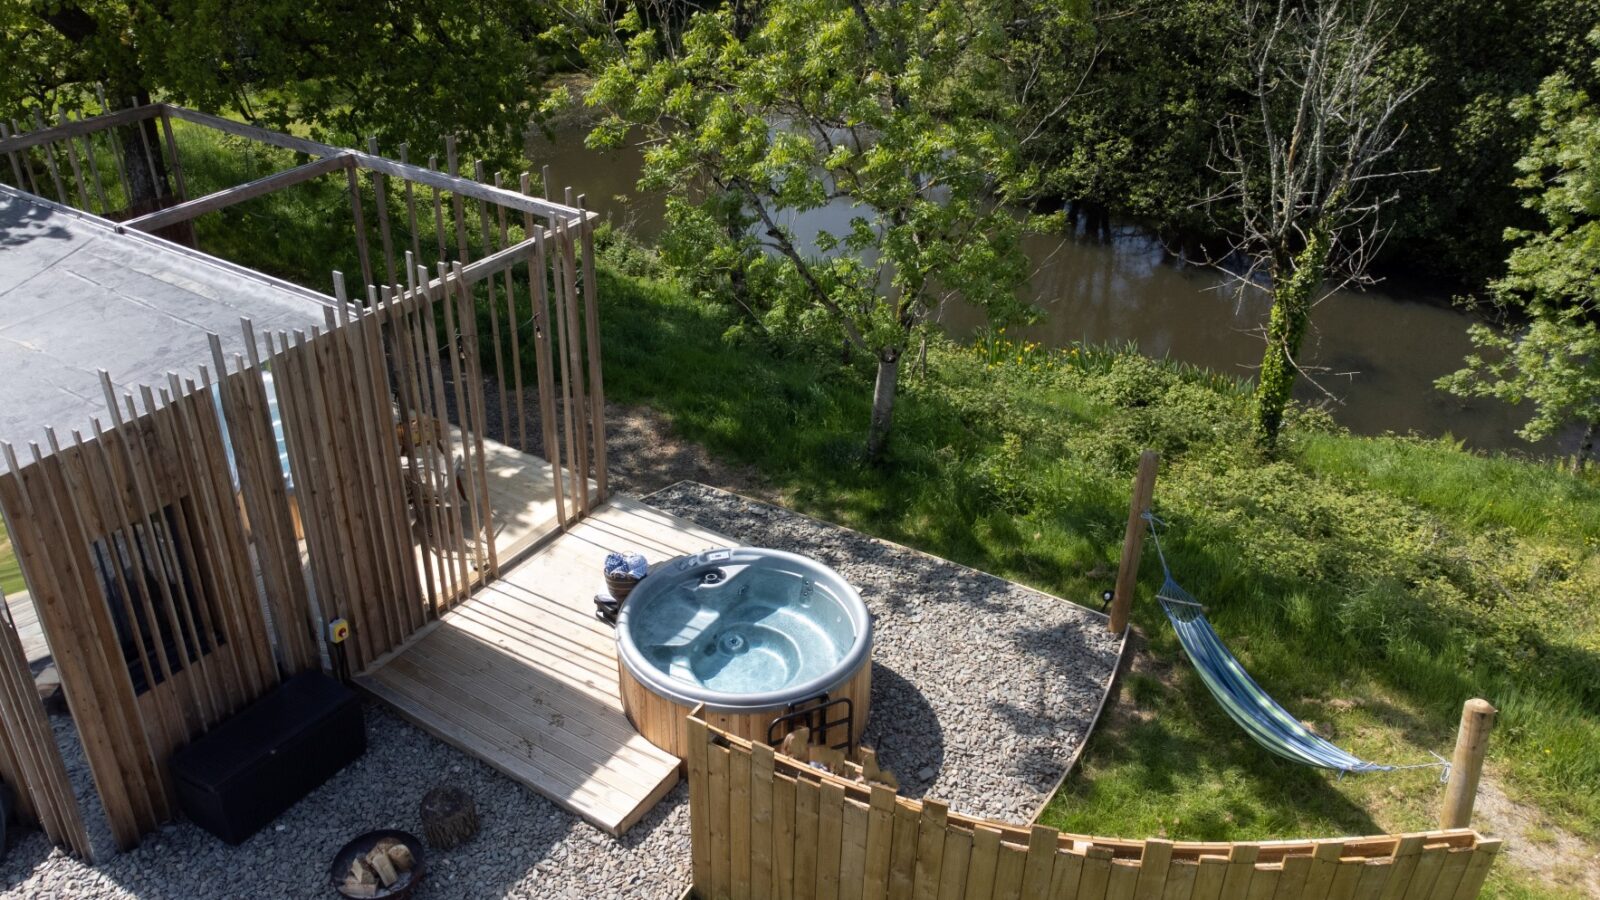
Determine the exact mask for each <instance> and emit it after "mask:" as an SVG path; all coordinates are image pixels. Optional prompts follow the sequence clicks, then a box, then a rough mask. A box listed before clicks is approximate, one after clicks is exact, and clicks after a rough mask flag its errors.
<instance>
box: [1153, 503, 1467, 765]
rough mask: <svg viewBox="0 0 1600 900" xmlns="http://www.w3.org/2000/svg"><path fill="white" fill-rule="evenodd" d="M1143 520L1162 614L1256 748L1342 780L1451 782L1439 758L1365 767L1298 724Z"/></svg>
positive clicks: (1219, 698) (1158, 534)
mask: <svg viewBox="0 0 1600 900" xmlns="http://www.w3.org/2000/svg"><path fill="white" fill-rule="evenodd" d="M1143 518H1144V520H1145V522H1146V523H1147V524H1148V526H1149V528H1150V535H1151V538H1152V539H1153V540H1154V542H1155V548H1156V558H1157V559H1159V560H1160V561H1161V572H1162V575H1163V576H1164V578H1165V580H1164V581H1163V582H1162V584H1161V590H1160V591H1158V592H1157V593H1156V599H1157V600H1159V601H1161V609H1162V611H1163V612H1165V613H1166V614H1167V620H1168V621H1169V622H1171V623H1172V628H1173V630H1174V631H1175V632H1177V635H1178V642H1179V643H1181V644H1182V645H1183V649H1184V652H1186V653H1187V654H1188V655H1189V659H1190V660H1191V661H1192V662H1193V663H1194V667H1195V670H1196V671H1197V672H1199V673H1200V678H1201V680H1202V681H1204V682H1205V685H1206V687H1207V688H1208V689H1209V690H1210V691H1211V694H1212V696H1213V697H1215V698H1216V700H1217V703H1218V704H1219V705H1220V706H1221V707H1222V709H1223V711H1224V712H1226V713H1227V714H1228V717H1229V718H1231V719H1233V721H1234V722H1236V723H1237V724H1238V725H1239V727H1241V728H1243V729H1244V730H1245V733H1246V734H1248V735H1250V737H1251V738H1253V739H1254V740H1255V741H1256V743H1258V744H1260V745H1261V746H1262V747H1265V748H1266V749H1267V750H1270V751H1271V752H1273V753H1275V754H1277V755H1278V756H1281V757H1283V758H1285V759H1288V760H1291V761H1293V762H1297V763H1300V764H1302V765H1308V766H1315V767H1317V768H1321V769H1332V770H1334V771H1336V772H1338V773H1339V777H1341V778H1342V777H1344V776H1345V775H1346V774H1348V773H1350V772H1395V771H1400V770H1404V769H1422V768H1430V767H1435V766H1437V767H1440V768H1441V769H1442V772H1441V774H1440V777H1439V780H1440V781H1446V780H1448V779H1449V776H1450V764H1449V762H1448V761H1447V760H1445V759H1443V758H1442V757H1440V756H1439V755H1438V754H1434V755H1433V756H1434V759H1435V761H1434V762H1425V763H1415V764H1412V765H1402V766H1395V765H1381V764H1379V763H1372V762H1367V761H1366V760H1363V759H1361V758H1360V757H1358V756H1356V755H1355V754H1353V753H1351V752H1349V751H1347V750H1344V749H1342V748H1340V747H1338V746H1336V745H1335V744H1333V743H1332V742H1330V741H1328V740H1327V739H1325V738H1322V737H1320V736H1318V735H1317V734H1315V733H1313V732H1312V731H1311V730H1310V729H1308V728H1306V727H1305V726H1304V725H1302V724H1300V720H1299V719H1296V718H1295V717H1294V716H1292V715H1290V714H1289V711H1288V710H1286V709H1284V708H1283V706H1281V705H1280V704H1279V703H1278V701H1276V700H1274V699H1273V698H1272V697H1271V695H1269V694H1268V693H1267V692H1266V691H1265V690H1263V689H1262V687H1261V685H1259V684H1257V683H1256V681H1255V679H1254V678H1251V677H1250V673H1249V672H1246V671H1245V669H1244V666H1243V665H1241V664H1240V663H1239V660H1238V659H1237V658H1236V657H1235V656H1234V655H1233V653H1232V652H1230V651H1229V650H1228V648H1227V646H1226V645H1224V644H1223V643H1222V639H1221V638H1220V637H1218V636H1217V632H1216V630H1215V629H1213V628H1212V627H1211V622H1210V621H1209V620H1207V618H1206V608H1205V606H1203V605H1202V604H1201V603H1200V601H1199V600H1197V599H1196V598H1195V597H1194V595H1193V594H1190V593H1189V592H1188V591H1186V590H1184V589H1183V586H1182V585H1180V584H1178V582H1177V580H1176V579H1175V578H1173V577H1172V569H1171V568H1170V567H1169V566H1168V565H1167V556H1166V553H1165V552H1163V550H1162V547H1161V535H1160V533H1159V531H1158V530H1157V528H1156V526H1157V524H1160V525H1165V524H1166V523H1165V522H1162V521H1161V520H1160V519H1158V518H1156V517H1155V515H1153V514H1152V513H1150V512H1148V511H1146V512H1145V513H1143Z"/></svg>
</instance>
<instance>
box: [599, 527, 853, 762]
mask: <svg viewBox="0 0 1600 900" xmlns="http://www.w3.org/2000/svg"><path fill="white" fill-rule="evenodd" d="M617 667H618V670H619V671H618V675H619V678H620V680H621V685H622V705H623V708H624V709H625V710H626V711H627V713H628V717H629V718H630V719H632V720H633V724H634V727H636V728H638V729H639V733H640V734H642V735H644V736H645V737H646V738H648V739H649V740H650V741H651V742H652V743H654V744H655V745H656V746H658V747H661V748H662V749H664V750H666V751H668V752H669V753H672V754H675V755H676V756H678V757H680V758H681V757H683V756H684V755H685V754H686V753H687V752H688V748H687V744H686V740H685V732H686V730H685V726H684V717H685V716H686V715H688V714H689V713H690V712H691V711H693V710H694V709H695V707H697V706H701V705H704V707H705V712H704V715H705V718H706V721H708V722H709V723H711V724H712V725H715V726H717V727H718V728H721V729H723V730H725V731H728V732H730V733H732V734H737V735H739V736H741V737H746V738H750V739H752V740H761V741H764V740H766V739H767V730H768V726H769V725H770V724H771V723H772V721H773V719H775V718H776V717H778V716H781V715H783V714H785V713H786V712H788V711H789V710H790V708H791V706H793V705H794V704H805V703H807V702H809V701H813V700H814V698H817V697H819V696H820V695H823V694H826V695H827V697H828V699H829V700H830V701H833V700H837V699H839V698H847V699H848V700H849V701H850V702H849V704H848V705H847V704H844V703H836V704H834V705H833V706H830V707H828V708H827V709H826V710H825V712H824V715H825V716H826V719H827V720H828V721H829V722H834V721H839V720H843V719H844V718H845V717H846V712H847V711H848V712H849V720H850V722H851V723H852V724H851V730H852V732H853V734H854V736H855V738H856V739H857V740H859V739H860V737H861V730H862V728H864V727H865V725H866V721H867V706H868V703H869V701H870V696H869V695H870V689H871V683H872V619H871V617H870V616H869V615H868V614H867V607H866V604H864V603H862V602H861V595H860V594H858V593H856V590H855V588H853V587H851V586H850V583H849V582H847V581H845V580H844V578H842V577H841V576H840V575H839V573H837V572H835V571H833V570H832V569H830V568H828V567H827V566H825V565H823V564H821V563H819V562H816V561H815V560H811V559H807V558H806V557H804V556H799V555H797V554H794V553H785V552H783V551H781V550H763V549H760V548H757V547H739V548H736V549H724V550H707V551H705V552H703V553H697V554H694V555H692V556H682V557H678V558H677V559H673V560H669V561H667V562H665V563H663V564H661V565H659V566H657V567H655V568H654V569H653V570H652V571H651V573H650V575H649V576H648V577H646V578H645V579H644V580H643V581H641V582H639V586H638V587H636V588H634V590H633V593H632V594H630V595H629V596H628V600H627V602H626V603H624V604H623V605H622V612H621V614H620V615H618V617H617ZM782 730H784V731H787V730H788V729H787V728H785V729H782ZM827 738H828V743H830V744H836V743H840V742H842V741H844V740H845V739H846V729H845V726H844V724H843V723H842V721H840V724H838V725H835V726H831V727H830V728H829V731H828V735H827Z"/></svg>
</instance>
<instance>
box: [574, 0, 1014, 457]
mask: <svg viewBox="0 0 1600 900" xmlns="http://www.w3.org/2000/svg"><path fill="white" fill-rule="evenodd" d="M744 12H747V13H748V15H745V14H742V13H744ZM616 27H617V28H618V29H620V31H617V32H613V31H611V30H610V29H609V28H608V29H605V30H604V31H603V33H602V36H600V37H597V38H595V39H594V40H592V41H591V42H590V43H589V44H588V46H587V48H586V49H587V53H588V55H589V58H590V60H591V67H592V69H593V70H594V71H595V73H596V79H595V82H594V85H593V87H592V88H591V89H590V92H589V96H588V100H589V102H590V103H591V104H593V105H596V106H599V107H601V108H602V109H603V110H604V111H605V113H606V117H605V118H604V119H603V120H602V121H601V122H600V124H599V125H598V126H597V127H596V129H595V130H594V132H593V134H592V135H591V136H590V143H591V144H592V145H594V146H601V147H607V146H615V145H616V144H618V143H620V142H621V141H623V140H628V139H637V138H640V137H642V138H643V140H644V141H645V142H646V144H647V145H648V149H647V151H646V153H645V172H644V176H643V178H642V180H641V187H642V188H647V189H665V190H667V191H668V192H669V194H670V196H671V200H670V201H669V203H668V207H667V226H668V229H667V237H666V239H665V241H664V244H663V246H664V256H665V258H666V259H667V260H668V262H670V263H672V264H674V265H675V266H676V267H677V268H678V269H680V270H682V271H686V272H687V273H688V277H689V280H690V283H691V285H692V287H693V288H694V289H695V290H696V291H697V292H698V293H700V294H702V295H717V294H722V295H724V296H726V297H729V298H731V300H732V302H734V303H735V304H737V305H738V306H739V307H741V308H742V309H744V310H745V311H746V313H747V315H748V317H749V318H750V319H751V320H753V321H755V322H757V323H759V326H760V328H761V329H762V330H764V331H766V332H768V333H772V334H794V333H801V334H807V335H810V336H813V337H815V336H818V335H820V334H822V333H823V332H825V331H826V330H828V329H831V330H832V331H833V333H834V334H835V335H839V334H840V332H842V334H843V337H844V338H845V339H847V340H848V341H849V342H850V343H852V344H853V345H854V346H856V347H857V348H859V349H860V350H862V351H864V352H866V353H869V354H871V355H872V356H873V357H874V358H876V359H877V360H878V361H879V362H880V363H881V364H883V365H886V366H890V367H893V366H895V365H896V364H897V363H898V360H899V358H900V355H901V354H902V353H904V352H905V351H906V350H907V349H908V348H909V347H910V346H911V345H912V344H913V342H914V341H915V340H917V339H918V337H919V336H920V335H921V334H923V333H925V324H924V323H925V321H926V319H927V317H928V314H929V313H930V311H931V310H932V309H933V308H934V307H935V306H936V305H937V303H938V302H940V301H941V300H942V299H944V298H946V297H950V296H959V297H961V298H962V299H964V300H965V301H966V302H968V303H972V304H975V305H976V306H978V307H980V308H983V309H985V310H988V311H989V312H990V314H991V315H992V316H993V317H995V318H996V319H1000V320H1005V319H1008V318H1017V317H1019V316H1020V315H1021V314H1022V307H1021V306H1020V304H1019V302H1018V300H1017V297H1016V292H1017V288H1018V287H1019V286H1020V285H1021V284H1022V282H1023V281H1024V280H1025V278H1026V270H1025V268H1024V265H1025V263H1024V257H1023V255H1022V253H1021V250H1020V246H1019V242H1018V240H1019V236H1020V234H1021V229H1022V223H1021V221H1019V219H1018V218H1017V217H1016V216H1014V215H1013V214H1012V213H1011V212H1009V211H1008V210H1007V209H1006V208H1004V207H1003V206H1001V205H999V204H998V203H997V200H1004V199H1005V197H1004V194H1003V187H1004V185H1005V184H1006V183H1007V182H1006V176H1007V175H1009V174H1011V173H1013V171H1014V169H1015V153H1016V148H1015V144H1016V140H1015V137H1014V136H1013V133H1012V131H1011V129H1010V127H1009V120H1010V110H1009V109H1008V98H1007V96H1006V94H1005V92H1004V91H1003V86H1004V85H1005V84H1007V83H1009V77H1010V75H1009V73H1008V72H1007V70H1006V68H1005V64H1004V51H1005V50H1006V49H1007V47H1008V41H1009V39H1008V36H1007V34H1006V32H1005V30H1004V28H1003V22H1002V20H1001V18H1000V17H999V16H998V14H997V10H995V9H992V8H990V7H988V6H985V5H984V4H981V3H973V2H960V0H935V2H928V3H920V4H878V3H867V4H856V3H845V2H840V0H780V2H768V3H763V4H759V5H758V6H756V7H754V8H753V9H751V10H745V9H744V8H742V7H740V8H730V9H718V10H709V11H704V12H700V13H697V14H695V15H694V16H693V17H692V18H690V19H689V21H688V24H687V26H686V27H685V28H684V29H683V31H682V33H681V34H680V35H676V36H674V37H673V38H672V39H671V40H670V41H669V39H668V38H667V37H664V36H663V35H662V33H661V32H659V31H658V30H656V29H655V28H652V27H650V26H649V25H647V23H645V22H643V21H642V20H641V19H640V18H639V16H638V15H637V14H636V13H630V14H629V15H628V16H627V17H625V18H624V19H623V20H622V21H621V22H620V23H616ZM830 203H847V204H849V205H850V206H851V208H852V210H853V212H854V215H853V216H852V217H851V219H850V221H849V223H848V225H847V226H845V227H843V228H840V229H837V230H828V229H818V230H814V231H811V232H809V233H805V232H802V231H801V229H800V227H799V225H797V224H796V222H797V219H796V217H797V215H798V214H801V213H804V212H806V211H809V210H815V209H818V208H821V207H824V206H826V205H828V204H830ZM889 403H890V405H891V407H892V388H891V390H890V396H889ZM878 421H879V419H878V415H877V413H876V411H875V414H874V426H875V427H874V436H875V437H879V436H881V435H880V434H879V430H878ZM883 428H884V429H885V430H886V428H887V424H886V422H885V424H884V425H883ZM871 445H872V441H870V440H869V446H871Z"/></svg>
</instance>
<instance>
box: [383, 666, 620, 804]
mask: <svg viewBox="0 0 1600 900" xmlns="http://www.w3.org/2000/svg"><path fill="white" fill-rule="evenodd" d="M358 682H359V683H360V684H361V685H362V686H363V687H366V688H368V689H369V690H371V689H372V688H373V687H374V686H381V687H384V688H387V689H388V690H389V691H390V692H391V694H392V695H398V697H399V698H400V699H401V700H403V701H404V702H405V704H406V707H407V708H408V709H409V710H410V711H411V712H412V714H413V715H414V716H416V719H415V721H417V722H418V724H421V725H423V727H424V728H425V729H427V730H429V731H431V732H433V733H434V734H436V735H438V736H439V737H441V738H443V739H444V740H445V741H447V742H448V743H451V744H454V745H456V746H458V747H460V748H461V749H463V750H466V751H467V752H469V753H471V754H472V755H474V756H477V757H479V758H480V759H483V760H484V761H486V762H488V763H490V764H491V765H493V766H495V767H496V768H498V769H500V770H501V771H503V772H505V773H506V774H508V775H510V776H512V777H513V778H516V779H517V780H519V781H521V782H523V783H524V784H527V785H528V786H529V787H532V788H533V789H534V790H536V791H538V792H539V793H540V794H543V795H544V796H545V797H548V798H549V799H550V800H552V801H554V802H555V803H556V804H557V805H559V806H562V807H564V808H566V809H568V810H569V811H571V812H573V813H576V814H577V815H579V816H582V817H583V818H584V819H586V820H588V821H590V822H593V823H594V824H595V825H596V826H598V827H600V828H604V829H606V830H608V831H610V830H612V829H614V828H615V827H616V825H615V823H616V822H618V821H620V820H621V819H622V818H623V817H624V816H625V815H626V814H627V812H628V809H627V807H629V806H631V801H630V799H629V798H628V797H627V795H626V794H624V793H623V792H620V791H617V790H616V789H614V788H612V787H610V786H608V785H605V784H603V783H602V784H595V783H592V781H593V779H591V778H589V777H588V776H587V774H580V775H577V776H576V777H575V776H574V769H573V768H572V766H571V764H570V763H568V762H567V761H566V760H563V759H561V758H560V757H557V756H554V755H552V754H550V753H549V752H548V751H545V750H543V749H542V748H539V747H537V746H534V745H532V744H530V743H528V742H526V741H525V740H524V736H523V735H519V734H517V733H516V732H514V731H511V730H510V729H508V728H506V727H505V726H504V725H503V724H502V723H501V722H499V721H496V720H495V719H494V718H492V717H489V716H486V715H483V714H480V713H478V712H475V711H472V710H470V709H469V708H468V704H465V703H464V702H462V701H463V700H464V699H465V698H462V697H459V696H454V695H446V694H442V693H440V692H438V691H436V690H434V689H433V687H431V686H430V685H428V684H426V683H425V682H423V681H419V680H418V679H417V678H416V677H413V676H411V675H409V674H408V673H406V672H405V671H403V670H401V669H400V668H398V667H396V666H395V665H394V664H393V663H391V664H389V665H387V666H384V667H383V669H382V670H380V671H379V672H378V673H377V674H376V675H373V676H362V677H361V678H360V679H358Z"/></svg>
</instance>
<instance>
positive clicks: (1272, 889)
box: [688, 717, 1500, 900]
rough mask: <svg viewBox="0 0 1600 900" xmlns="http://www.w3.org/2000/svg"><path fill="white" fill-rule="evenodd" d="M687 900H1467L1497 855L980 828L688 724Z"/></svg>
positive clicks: (1466, 839)
mask: <svg viewBox="0 0 1600 900" xmlns="http://www.w3.org/2000/svg"><path fill="white" fill-rule="evenodd" d="M689 733H690V754H689V760H688V765H689V806H690V829H691V834H692V843H693V865H694V894H695V895H696V896H699V897H704V898H717V900H720V898H725V897H726V898H739V900H745V898H769V897H770V898H785V900H791V898H794V900H799V898H804V900H813V898H815V900H835V898H841V900H877V898H884V897H908V898H909V897H915V898H926V900H980V898H981V900H1046V898H1049V900H1136V898H1137V900H1157V898H1159V900H1191V898H1193V900H1219V898H1220V900H1250V898H1273V900H1300V898H1305V900H1311V898H1316V900H1324V898H1328V897H1347V898H1356V897H1360V898H1382V900H1413V898H1417V900H1472V898H1475V897H1477V896H1478V893H1479V891H1480V890H1481V889H1482V887H1483V882H1484V879H1485V878H1486V877H1487V876H1488V872H1489V866H1490V863H1491V862H1492V861H1493V860H1494V856H1495V854H1496V852H1497V851H1498V850H1499V848H1500V841H1498V840H1486V839H1484V838H1483V837H1481V836H1480V835H1478V834H1477V833H1476V832H1472V831H1467V830H1458V831H1434V832H1424V833H1419V834H1406V835H1385V836H1379V837H1365V838H1354V839H1349V840H1319V841H1281V842H1267V843H1233V844H1222V843H1174V842H1172V841H1166V840H1158V839H1150V840H1145V841H1126V840H1112V839H1106V838H1096V837H1086V836H1079V835H1070V834H1062V833H1060V832H1057V831H1056V830H1055V829H1053V828H1048V827H1046V826H1043V825H1035V826H1032V827H1031V828H1029V827H1023V826H1015V825H1007V824H1004V823H1000V822H992V821H987V820H981V819H975V818H972V817H969V816H963V815H960V814H957V813H951V812H949V811H948V810H947V809H946V807H945V805H944V804H942V803H939V802H937V801H932V800H929V801H917V800H909V799H906V798H904V797H899V796H897V795H896V794H895V792H894V791H892V790H890V789H888V788H886V787H883V786H882V785H872V786H870V787H869V786H868V785H867V784H866V783H863V782H856V781H848V780H845V779H843V778H839V777H835V776H833V775H830V774H828V773H825V772H821V771H819V770H817V769H815V768H812V767H810V766H808V765H806V764H804V763H802V762H800V761H798V760H795V759H791V758H789V757H786V756H783V755H780V754H777V753H775V752H774V751H773V750H772V748H771V747H768V746H766V745H765V744H759V743H757V744H751V743H750V742H748V741H745V740H743V739H741V738H737V737H733V736H730V735H727V734H725V733H723V732H720V731H718V730H716V729H714V728H710V727H709V726H707V725H706V724H705V722H703V721H701V720H699V719H697V718H693V717H691V718H690V720H689Z"/></svg>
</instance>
